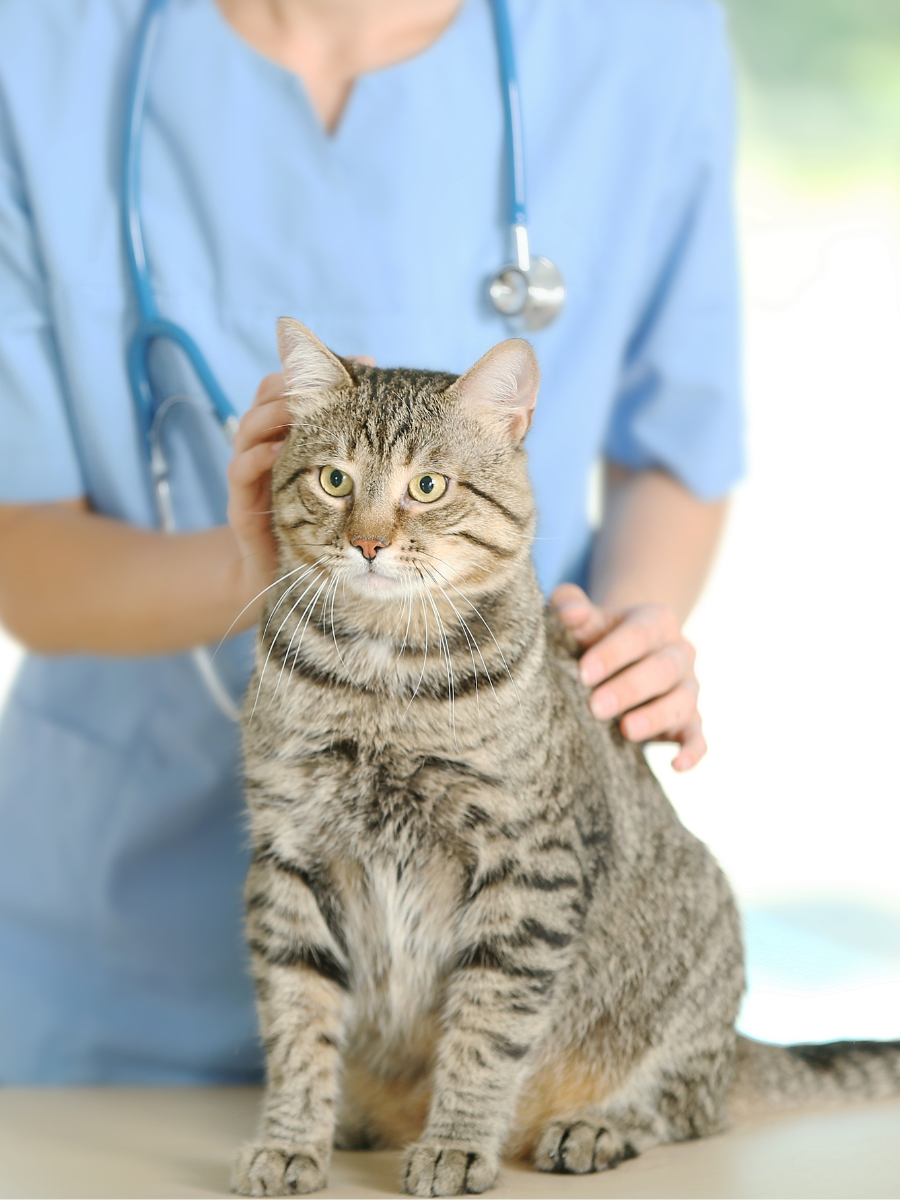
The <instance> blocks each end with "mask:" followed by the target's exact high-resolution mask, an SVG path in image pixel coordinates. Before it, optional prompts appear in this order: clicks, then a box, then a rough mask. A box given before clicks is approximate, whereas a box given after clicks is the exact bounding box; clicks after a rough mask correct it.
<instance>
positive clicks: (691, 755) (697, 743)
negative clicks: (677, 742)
mask: <svg viewBox="0 0 900 1200" xmlns="http://www.w3.org/2000/svg"><path fill="white" fill-rule="evenodd" d="M707 749H708V747H707V744H706V738H705V737H704V736H703V730H702V728H701V727H700V719H699V717H698V718H697V724H696V727H695V728H693V729H692V732H691V733H690V735H689V736H687V737H686V738H685V740H684V742H683V743H682V746H681V749H680V750H679V752H678V753H677V754H676V755H675V757H674V758H673V759H672V768H673V770H675V771H690V769H691V768H692V767H696V765H697V763H698V762H699V761H700V759H701V758H703V756H704V755H705V754H706V751H707Z"/></svg>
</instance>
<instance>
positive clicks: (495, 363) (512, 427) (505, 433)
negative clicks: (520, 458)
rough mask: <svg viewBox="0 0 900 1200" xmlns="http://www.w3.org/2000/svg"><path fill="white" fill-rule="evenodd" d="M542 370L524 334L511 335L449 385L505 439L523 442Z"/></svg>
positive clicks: (453, 391) (464, 402) (462, 402)
mask: <svg viewBox="0 0 900 1200" xmlns="http://www.w3.org/2000/svg"><path fill="white" fill-rule="evenodd" d="M540 382H541V373H540V371H539V369H538V362H537V356H536V355H535V353H534V351H533V350H532V348H531V346H530V345H529V344H528V342H526V341H524V340H523V339H522V338H510V339H509V341H506V342H501V343H500V345H499V346H495V347H494V348H493V350H488V352H487V354H485V355H484V357H483V358H479V360H478V362H477V363H476V364H475V366H474V367H470V368H469V369H468V371H466V373H465V375H460V377H459V379H457V381H456V382H455V383H454V384H451V386H450V387H449V388H448V389H447V395H448V396H455V397H457V398H458V400H459V402H460V403H461V404H464V405H466V406H467V407H468V408H469V409H471V410H472V411H473V412H474V413H476V414H477V416H478V417H479V418H480V419H481V420H482V421H483V422H485V423H486V424H487V425H488V426H489V427H491V428H493V429H494V430H495V431H496V433H498V434H499V435H500V436H501V437H503V438H504V439H505V440H507V441H510V442H513V443H518V442H521V440H522V438H524V436H525V434H526V433H527V432H528V429H529V426H530V425H531V418H532V416H533V415H534V406H535V403H536V401H537V394H538V387H539V385H540Z"/></svg>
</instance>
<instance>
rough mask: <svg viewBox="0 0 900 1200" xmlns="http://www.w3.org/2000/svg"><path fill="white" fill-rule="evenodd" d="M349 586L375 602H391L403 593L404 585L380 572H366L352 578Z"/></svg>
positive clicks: (348, 581) (349, 580)
mask: <svg viewBox="0 0 900 1200" xmlns="http://www.w3.org/2000/svg"><path fill="white" fill-rule="evenodd" d="M347 584H348V586H349V587H350V588H352V589H353V590H354V591H356V592H359V593H360V594H361V595H363V596H368V597H369V598H370V599H373V600H376V599H378V600H391V599H394V598H396V597H397V596H399V595H401V594H402V593H403V590H404V588H403V583H402V581H401V580H399V579H394V578H392V577H391V576H390V575H384V574H382V573H381V572H380V571H366V572H365V574H360V575H354V576H351V577H350V578H349V579H348V580H347Z"/></svg>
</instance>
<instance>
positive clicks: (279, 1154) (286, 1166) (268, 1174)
mask: <svg viewBox="0 0 900 1200" xmlns="http://www.w3.org/2000/svg"><path fill="white" fill-rule="evenodd" d="M327 1170H328V1161H327V1157H326V1155H324V1154H323V1153H322V1151H321V1149H320V1148H319V1147H317V1146H285V1145H274V1144H273V1145H270V1144H267V1143H266V1142H251V1143H250V1144H249V1145H247V1146H244V1147H243V1148H242V1149H241V1152H240V1154H239V1155H238V1158H237V1162H236V1163H235V1164H234V1170H233V1171H232V1173H231V1190H232V1191H234V1192H238V1193H239V1194H240V1195H242V1196H301V1195H305V1194H306V1193H307V1192H315V1191H318V1189H319V1188H323V1187H324V1186H325V1184H326V1182H327V1175H326V1172H327Z"/></svg>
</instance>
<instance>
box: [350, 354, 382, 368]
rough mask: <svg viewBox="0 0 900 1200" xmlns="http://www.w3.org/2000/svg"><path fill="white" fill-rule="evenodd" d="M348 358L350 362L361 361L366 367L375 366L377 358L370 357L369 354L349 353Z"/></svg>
mask: <svg viewBox="0 0 900 1200" xmlns="http://www.w3.org/2000/svg"><path fill="white" fill-rule="evenodd" d="M347 359H348V361H350V362H358V363H361V364H362V365H363V366H364V367H374V366H375V359H374V358H370V357H369V355H368V354H348V355H347Z"/></svg>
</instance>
